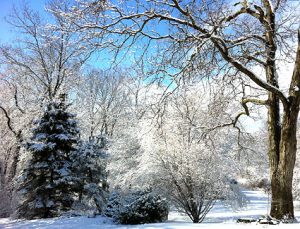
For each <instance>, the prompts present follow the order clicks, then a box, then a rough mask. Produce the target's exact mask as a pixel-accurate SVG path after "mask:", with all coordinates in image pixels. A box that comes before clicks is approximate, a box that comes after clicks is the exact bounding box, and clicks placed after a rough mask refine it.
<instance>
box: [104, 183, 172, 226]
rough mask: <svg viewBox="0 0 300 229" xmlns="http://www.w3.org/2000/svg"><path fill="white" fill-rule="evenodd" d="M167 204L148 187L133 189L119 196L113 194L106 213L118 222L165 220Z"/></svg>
mask: <svg viewBox="0 0 300 229" xmlns="http://www.w3.org/2000/svg"><path fill="white" fill-rule="evenodd" d="M168 213H169V209H168V204H167V201H166V200H165V199H163V198H162V197H161V196H160V195H157V194H155V193H153V192H152V191H151V190H150V189H147V190H143V191H135V192H132V193H129V194H128V195H126V196H124V197H121V196H120V195H118V194H115V193H114V194H113V195H112V196H111V198H110V201H109V203H108V206H107V211H106V215H107V216H109V217H112V218H114V219H115V220H116V221H117V222H118V223H120V224H143V223H158V222H163V221H165V220H167V218H168Z"/></svg>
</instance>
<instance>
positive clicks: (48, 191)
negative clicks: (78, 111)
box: [17, 99, 79, 219]
mask: <svg viewBox="0 0 300 229" xmlns="http://www.w3.org/2000/svg"><path fill="white" fill-rule="evenodd" d="M66 109H67V105H66V104H65V103H64V100H63V99H61V101H60V102H51V103H49V104H48V105H47V107H46V109H45V112H44V114H43V116H42V118H41V119H40V120H39V121H38V122H37V123H36V127H35V128H34V129H33V130H32V132H33V136H32V138H31V141H30V142H28V143H27V144H26V149H27V150H28V151H29V152H30V153H31V158H30V159H29V161H28V163H27V164H26V166H25V168H24V170H23V171H22V173H21V176H20V179H19V183H20V185H19V187H18V191H19V194H20V195H21V201H20V204H19V206H18V207H17V217H18V218H26V219H33V218H49V217H55V216H59V215H60V214H61V212H64V211H68V210H70V208H71V206H72V204H73V192H74V188H75V184H76V182H77V179H76V178H75V177H74V176H73V175H72V174H73V172H72V161H71V159H70V154H71V152H72V151H74V150H76V144H77V142H78V133H79V131H78V129H77V127H76V126H77V124H76V121H75V120H74V115H72V114H70V113H68V112H67V111H66Z"/></svg>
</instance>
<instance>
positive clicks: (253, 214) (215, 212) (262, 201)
mask: <svg viewBox="0 0 300 229" xmlns="http://www.w3.org/2000/svg"><path fill="white" fill-rule="evenodd" d="M244 193H245V194H246V196H247V197H248V199H249V201H250V202H249V204H248V206H247V208H245V209H243V210H240V211H236V212H233V211H232V210H231V209H230V208H229V207H224V206H223V205H222V204H221V203H217V204H216V205H215V206H214V208H213V209H212V211H211V212H210V213H209V214H208V215H207V217H206V219H205V221H204V222H203V223H201V224H193V223H191V222H190V220H189V219H188V218H187V217H185V216H183V215H180V214H179V213H177V212H171V213H170V215H169V220H168V221H167V222H165V223H157V224H144V225H117V224H114V223H113V222H112V221H111V220H110V219H108V218H105V217H96V218H88V217H70V218H54V219H40V220H27V221H26V220H25V221H16V220H15V221H13V220H9V219H8V218H3V219H0V228H1V229H2V228H5V229H7V228H12V229H26V228H48V229H50V228H51V229H52V228H54V229H58V228H64V229H66V228H72V229H75V228H76V229H80V228H101V229H106V228H124V229H125V228H141V229H146V228H147V229H151V228H165V229H173V228H174V229H177V228H180V229H186V228H209V229H215V228H224V229H226V228H269V227H270V228H272V227H275V228H278V227H280V228H289V229H293V228H295V229H296V228H299V226H300V224H299V223H294V224H280V225H275V226H274V225H261V224H257V223H251V224H244V223H236V220H237V219H238V218H255V219H257V218H258V217H260V216H261V215H265V214H266V213H267V211H268V209H267V206H268V197H267V195H266V194H264V193H262V192H261V191H244ZM295 215H296V217H297V219H298V221H300V209H299V203H297V205H296V212H295Z"/></svg>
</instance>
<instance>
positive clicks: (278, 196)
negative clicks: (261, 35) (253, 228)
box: [268, 30, 300, 219]
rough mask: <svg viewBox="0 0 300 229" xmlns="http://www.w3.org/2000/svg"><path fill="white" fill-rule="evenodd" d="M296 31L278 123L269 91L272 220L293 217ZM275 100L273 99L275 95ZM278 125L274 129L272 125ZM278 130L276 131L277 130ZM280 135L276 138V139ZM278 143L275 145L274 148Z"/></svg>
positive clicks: (299, 84) (298, 95)
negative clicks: (289, 76)
mask: <svg viewBox="0 0 300 229" xmlns="http://www.w3.org/2000/svg"><path fill="white" fill-rule="evenodd" d="M299 88H300V30H299V31H298V49H297V55H296V61H295V66H294V71H293V76H292V80H291V84H290V88H289V97H288V103H287V104H284V106H283V107H284V109H283V117H282V123H281V124H280V117H276V115H275V114H276V110H277V112H278V114H279V107H277V108H276V109H274V108H275V107H276V106H274V104H272V101H274V98H273V100H272V95H271V94H269V100H270V102H271V103H270V106H269V123H268V125H269V160H270V173H271V188H272V205H271V213H270V215H271V216H272V217H274V218H276V219H294V206H293V194H292V187H293V185H292V184H293V171H294V166H295V161H296V152H297V138H296V131H297V120H298V114H299V104H300V90H299ZM275 100H276V98H275ZM276 126H277V128H280V129H277V130H276V128H275V127H276ZM279 130H280V132H279ZM279 137H280V138H279ZM278 143H279V147H278Z"/></svg>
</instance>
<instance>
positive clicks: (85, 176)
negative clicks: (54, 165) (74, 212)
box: [72, 137, 108, 214]
mask: <svg viewBox="0 0 300 229" xmlns="http://www.w3.org/2000/svg"><path fill="white" fill-rule="evenodd" d="M105 148H106V141H105V138H104V137H97V138H90V139H89V141H82V142H81V143H80V146H79V149H78V150H77V151H74V152H73V153H72V159H73V167H74V173H75V174H76V177H77V178H78V183H77V185H78V186H77V194H78V199H77V200H78V201H77V204H78V206H79V208H80V211H83V212H85V213H87V212H90V213H92V214H100V213H102V210H103V207H104V206H105V204H106V200H107V198H108V184H107V175H108V173H107V170H106V164H107V152H106V149H105Z"/></svg>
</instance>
